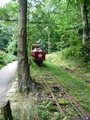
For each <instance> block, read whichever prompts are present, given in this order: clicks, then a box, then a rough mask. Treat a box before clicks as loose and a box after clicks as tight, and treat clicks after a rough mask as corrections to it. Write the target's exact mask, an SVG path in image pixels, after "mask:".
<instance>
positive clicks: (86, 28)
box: [81, 1, 89, 47]
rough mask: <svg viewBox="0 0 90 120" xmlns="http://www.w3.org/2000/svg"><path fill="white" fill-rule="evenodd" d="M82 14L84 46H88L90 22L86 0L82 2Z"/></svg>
mask: <svg viewBox="0 0 90 120" xmlns="http://www.w3.org/2000/svg"><path fill="white" fill-rule="evenodd" d="M81 15H82V25H83V46H84V47H88V45H89V24H88V11H87V3H86V1H83V2H82V3H81Z"/></svg>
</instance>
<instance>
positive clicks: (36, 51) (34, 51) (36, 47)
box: [31, 44, 46, 65]
mask: <svg viewBox="0 0 90 120" xmlns="http://www.w3.org/2000/svg"><path fill="white" fill-rule="evenodd" d="M31 55H32V58H33V60H34V61H35V62H36V63H37V64H38V65H40V64H41V63H43V61H45V55H46V53H45V52H44V51H43V50H42V49H41V48H40V44H33V45H32V47H31Z"/></svg>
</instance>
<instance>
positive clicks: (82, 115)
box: [52, 75, 89, 120]
mask: <svg viewBox="0 0 90 120" xmlns="http://www.w3.org/2000/svg"><path fill="white" fill-rule="evenodd" d="M52 76H53V75H52ZM53 80H54V81H55V79H53ZM55 82H56V83H57V85H58V86H59V87H58V89H59V91H61V92H62V94H64V95H66V97H67V98H68V99H69V103H70V104H71V105H72V107H73V108H74V109H75V110H76V111H77V113H78V115H80V117H81V118H82V119H83V120H89V118H88V116H87V115H86V113H85V112H84V110H82V108H81V107H80V105H79V104H77V102H76V101H75V100H73V98H72V97H71V96H70V95H68V93H67V92H66V91H65V90H64V89H63V88H62V87H61V85H60V84H59V83H58V82H57V80H56V81H55ZM80 112H81V113H82V114H81V113H80Z"/></svg>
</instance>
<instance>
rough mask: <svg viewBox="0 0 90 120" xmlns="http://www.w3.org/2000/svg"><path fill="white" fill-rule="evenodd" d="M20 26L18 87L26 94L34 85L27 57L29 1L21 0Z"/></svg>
mask: <svg viewBox="0 0 90 120" xmlns="http://www.w3.org/2000/svg"><path fill="white" fill-rule="evenodd" d="M18 26H19V31H18V85H19V91H20V92H25V91H27V90H29V88H30V84H31V83H32V80H31V77H30V72H29V65H28V55H27V0H19V18H18Z"/></svg>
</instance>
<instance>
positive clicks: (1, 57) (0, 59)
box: [0, 50, 16, 68]
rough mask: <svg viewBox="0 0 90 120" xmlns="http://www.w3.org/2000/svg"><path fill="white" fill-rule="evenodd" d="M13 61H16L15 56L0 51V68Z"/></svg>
mask: <svg viewBox="0 0 90 120" xmlns="http://www.w3.org/2000/svg"><path fill="white" fill-rule="evenodd" d="M13 60H16V56H14V55H12V54H10V53H6V52H4V51H1V50H0V68H1V67H3V66H5V65H6V64H7V63H10V62H12V61H13Z"/></svg>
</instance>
